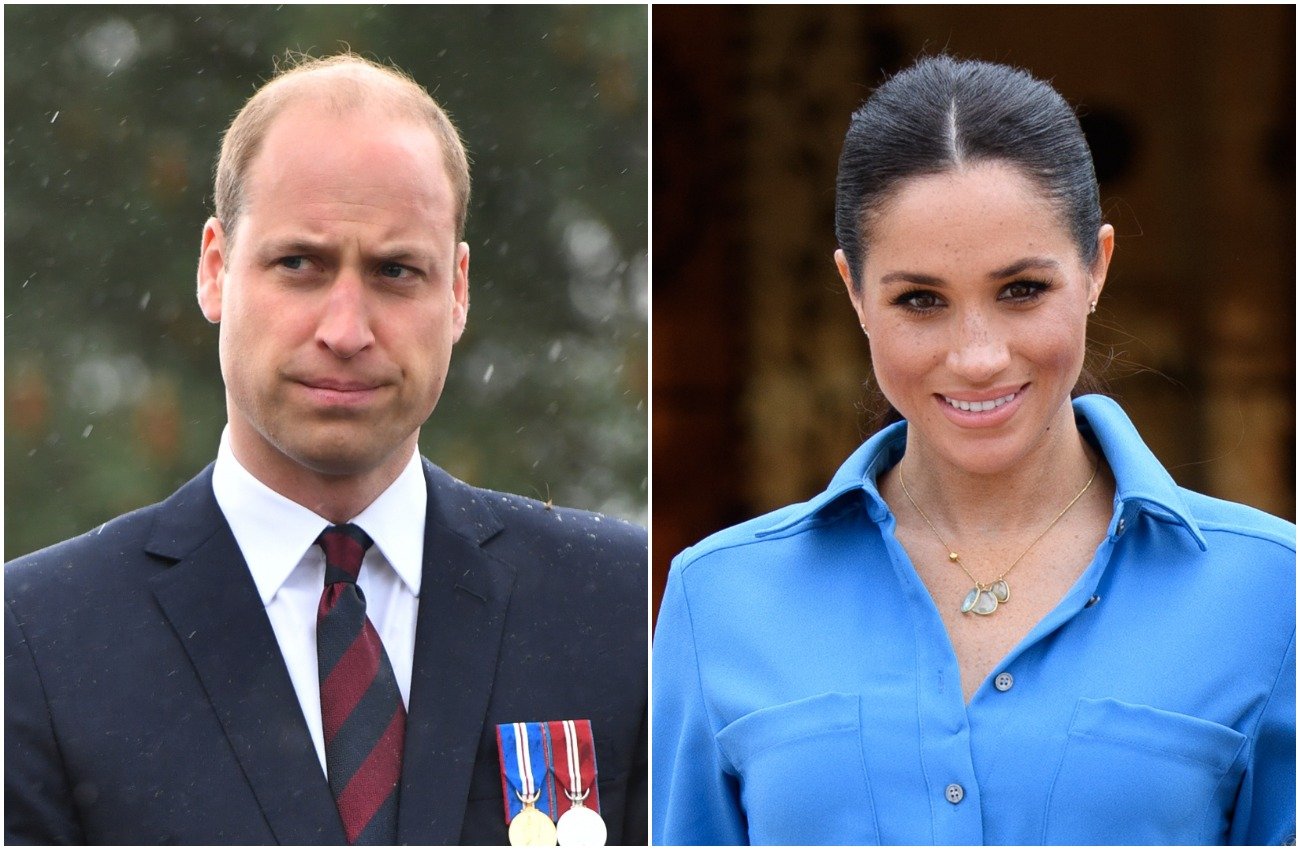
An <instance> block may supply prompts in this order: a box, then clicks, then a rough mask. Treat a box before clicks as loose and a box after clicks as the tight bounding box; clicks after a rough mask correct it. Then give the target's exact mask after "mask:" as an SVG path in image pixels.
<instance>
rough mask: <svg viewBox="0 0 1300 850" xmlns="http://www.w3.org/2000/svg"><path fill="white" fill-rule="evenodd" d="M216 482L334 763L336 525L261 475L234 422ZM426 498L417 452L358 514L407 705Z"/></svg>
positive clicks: (381, 625) (321, 753)
mask: <svg viewBox="0 0 1300 850" xmlns="http://www.w3.org/2000/svg"><path fill="white" fill-rule="evenodd" d="M212 489H213V492H214V493H215V494H216V497H217V504H218V505H219V506H220V507H221V512H222V513H224V514H225V515H226V521H227V522H228V523H230V529H231V531H233V532H234V534H235V541H236V542H237V543H238V544H239V548H240V550H241V551H242V552H243V554H244V560H245V561H247V562H248V568H249V570H250V571H251V572H252V574H253V581H254V583H255V584H256V585H257V590H258V593H259V594H260V595H261V597H262V604H263V605H265V606H266V615H267V617H269V618H270V620H271V628H272V629H274V630H275V639H276V640H277V641H278V642H279V644H280V653H281V654H282V655H283V656H284V663H285V664H286V665H287V666H288V668H289V678H290V679H291V680H292V681H293V688H294V690H295V691H296V692H297V694H298V703H299V705H301V706H302V714H303V717H304V718H305V719H306V721H307V729H308V731H309V732H311V738H312V742H313V743H314V744H315V745H316V755H317V756H318V757H319V758H320V764H321V768H322V769H325V734H324V732H323V731H322V725H321V714H320V673H319V671H318V669H317V666H316V609H317V606H318V605H319V603H320V597H321V592H322V591H323V590H324V586H325V555H324V553H323V552H322V551H321V548H320V547H319V546H317V545H315V542H316V538H317V537H318V536H319V535H320V533H321V532H322V531H324V530H325V528H326V527H327V526H329V525H331V523H330V521H329V520H327V519H325V518H324V517H321V516H318V515H316V514H315V513H313V512H312V511H310V510H308V509H307V508H304V507H303V506H302V505H299V504H298V503H297V502H294V501H291V500H290V499H287V498H285V497H284V496H281V495H280V494H279V493H276V492H275V491H274V490H272V489H271V488H269V487H267V486H266V485H265V484H263V483H262V482H261V481H258V480H257V479H256V478H255V477H253V475H252V473H250V472H249V471H248V470H247V469H245V468H244V467H243V466H242V465H241V464H240V463H239V461H238V460H237V459H236V458H235V454H234V451H233V450H232V449H231V446H230V429H229V426H227V428H226V430H225V431H223V432H222V435H221V447H220V449H219V450H218V451H217V462H216V466H215V467H214V469H213V471H212ZM427 500H428V494H427V492H426V491H425V481H424V471H423V469H422V468H421V465H420V456H419V453H418V452H412V453H411V460H410V461H409V462H408V463H407V464H406V467H405V468H404V469H403V470H402V472H401V474H400V475H398V476H397V480H396V481H394V482H393V483H392V484H391V485H390V486H389V487H388V489H387V490H385V491H384V492H383V493H381V494H380V495H379V498H377V499H375V500H374V501H373V502H371V503H370V506H369V507H367V508H366V509H365V510H363V511H362V512H361V513H360V514H358V515H357V516H356V517H355V518H354V519H352V520H351V522H352V523H354V524H356V525H358V526H360V527H361V528H362V530H364V531H365V532H366V534H369V535H370V538H371V539H372V540H374V541H375V545H374V546H371V547H370V549H369V550H368V551H367V552H366V557H365V560H364V561H362V563H361V574H360V577H359V578H358V579H357V585H358V586H359V587H360V588H361V591H362V592H363V593H364V594H365V596H366V614H367V616H369V617H370V622H371V623H373V624H374V626H375V630H376V631H377V632H378V633H379V637H380V640H382V641H383V642H384V649H385V650H386V651H387V652H388V658H389V660H390V661H392V664H393V673H394V675H395V676H396V677H397V686H398V688H399V689H400V690H401V692H402V703H403V704H404V705H410V701H411V666H412V664H413V661H414V654H415V616H416V611H417V610H418V607H419V601H420V575H421V570H422V566H423V564H424V511H425V505H426V503H427Z"/></svg>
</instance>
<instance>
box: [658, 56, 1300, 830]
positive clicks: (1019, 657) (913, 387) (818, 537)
mask: <svg viewBox="0 0 1300 850" xmlns="http://www.w3.org/2000/svg"><path fill="white" fill-rule="evenodd" d="M836 207H837V210H836V232H837V237H838V241H839V245H840V250H839V251H837V252H836V254H835V262H836V265H837V266H838V268H839V271H840V274H841V276H842V277H843V279H844V282H845V284H846V286H847V288H848V294H849V297H850V300H851V301H852V303H853V307H854V309H855V311H856V313H857V315H858V317H859V320H860V321H861V323H862V328H863V331H864V332H865V333H866V335H867V338H868V340H869V346H870V350H871V356H872V362H873V367H874V371H875V375H876V379H877V382H878V383H879V385H880V388H881V390H882V391H883V393H884V395H885V397H886V398H887V399H888V401H889V402H890V404H891V405H892V406H893V408H894V409H895V410H896V411H897V412H898V413H899V414H900V416H901V419H902V420H904V421H898V422H896V423H895V424H893V425H891V426H889V427H887V428H885V429H884V430H883V431H881V432H879V433H878V434H876V435H875V436H874V437H872V438H871V439H870V440H869V441H868V442H867V443H866V444H864V445H863V446H862V447H861V448H860V449H858V451H857V452H855V453H854V454H853V455H852V456H851V457H850V458H849V459H848V461H847V462H846V463H845V464H844V466H843V467H842V468H841V469H840V470H839V472H838V473H836V475H835V477H834V478H833V479H832V481H831V483H830V486H829V487H828V488H827V489H826V491H825V492H823V493H821V494H819V495H818V496H816V497H815V498H813V499H812V500H811V501H809V502H806V503H803V504H799V505H793V506H790V507H788V508H784V509H782V510H779V511H776V512H775V513H772V514H769V515H767V516H764V517H760V518H758V519H755V520H752V521H750V522H747V523H744V524H742V525H739V526H736V527H734V528H731V529H727V530H725V531H722V532H720V533H718V534H716V535H714V536H712V537H710V538H708V539H707V540H705V541H703V542H702V543H700V544H698V545H696V546H694V547H692V548H690V549H688V550H686V551H685V552H683V553H682V554H681V555H679V556H678V558H677V559H676V560H675V561H674V564H673V569H672V571H671V573H670V575H669V579H668V585H667V589H666V592H665V596H664V602H663V607H662V608H661V609H660V614H659V623H658V629H657V632H656V635H655V646H654V658H653V666H654V715H653V717H654V795H653V800H654V832H653V835H654V841H655V843H657V844H747V843H753V844H873V843H880V844H929V843H935V844H1220V843H1245V844H1280V843H1286V842H1294V836H1295V820H1296V809H1295V717H1296V711H1295V705H1296V703H1295V564H1296V561H1295V527H1294V526H1293V525H1291V524H1290V523H1287V522H1284V521H1282V520H1280V519H1276V518H1274V517H1271V516H1268V515H1266V514H1263V513H1260V512H1259V511H1256V510H1253V509H1251V508H1248V507H1245V506H1242V505H1237V504H1232V503H1228V502H1223V501H1220V500H1217V499H1211V498H1208V497H1206V496H1203V495H1199V494H1196V493H1192V492H1190V491H1187V490H1183V489H1181V488H1179V487H1178V486H1177V485H1176V484H1175V483H1174V481H1173V480H1172V479H1171V478H1170V476H1169V474H1168V473H1167V472H1166V471H1165V470H1164V469H1163V468H1162V467H1161V466H1160V464H1159V462H1158V461H1157V460H1156V459H1155V457H1154V456H1153V455H1152V454H1151V452H1150V451H1149V450H1148V449H1147V447H1146V446H1145V445H1144V444H1143V442H1142V440H1141V438H1140V437H1139V436H1138V434H1137V433H1136V431H1135V430H1134V429H1133V426H1132V424H1131V423H1130V422H1129V420H1128V418H1127V417H1126V416H1125V415H1124V413H1123V411H1122V410H1120V408H1119V407H1118V406H1117V405H1116V404H1115V403H1114V402H1112V401H1110V400H1109V399H1107V398H1104V397H1101V396H1095V395H1084V396H1081V397H1078V398H1072V392H1073V391H1074V390H1075V388H1076V385H1077V383H1078V382H1079V378H1080V373H1081V370H1082V365H1083V357H1084V344H1085V335H1086V326H1087V321H1088V315H1089V314H1090V313H1091V312H1092V311H1093V310H1095V308H1096V303H1097V299H1098V298H1099V297H1100V296H1101V292H1102V287H1103V286H1104V284H1105V280H1106V270H1107V267H1108V265H1109V262H1110V258H1111V253H1112V250H1113V248H1114V233H1113V231H1112V229H1111V227H1110V226H1109V225H1106V224H1103V223H1102V221H1101V212H1100V207H1099V203H1098V192H1097V184H1096V178H1095V176H1094V173H1093V167H1092V159H1091V155H1090V153H1089V151H1088V147H1087V144H1086V142H1085V141H1084V138H1083V135H1082V133H1081V132H1080V129H1079V125H1078V121H1077V120H1076V118H1075V116H1074V113H1073V112H1072V110H1071V109H1070V108H1069V106H1068V105H1067V104H1066V103H1065V102H1064V100H1063V99H1062V98H1061V97H1060V95H1059V94H1057V93H1056V92H1055V91H1054V90H1053V89H1052V88H1051V87H1050V86H1048V85H1047V84H1045V83H1043V82H1040V81H1038V80H1035V79H1033V78H1032V77H1030V76H1029V75H1027V74H1024V73H1023V72H1019V71H1016V70H1013V69H1010V68H1006V67H1003V66H998V65H990V64H986V63H979V62H958V61H954V60H952V59H950V58H947V57H937V58H932V59H927V60H924V61H922V62H920V63H918V64H917V65H916V66H914V67H913V68H911V69H909V70H908V71H905V72H903V73H902V74H899V75H898V76H896V77H894V78H893V79H892V80H890V81H889V82H887V83H886V84H885V85H884V86H882V87H881V88H880V89H879V90H878V91H877V92H876V93H875V94H874V95H873V96H872V97H871V98H870V99H869V100H868V101H867V103H866V104H865V105H864V106H863V107H862V108H861V109H860V110H859V111H858V112H857V113H856V114H855V115H854V116H853V120H852V124H851V126H850V129H849V132H848V136H847V138H846V140H845V146H844V151H843V154H842V156H841V159H840V173H839V178H838V184H837V198H836Z"/></svg>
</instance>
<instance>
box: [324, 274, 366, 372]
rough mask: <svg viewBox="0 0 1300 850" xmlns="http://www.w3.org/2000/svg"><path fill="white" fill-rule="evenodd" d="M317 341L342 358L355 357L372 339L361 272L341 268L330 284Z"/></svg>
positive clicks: (364, 284)
mask: <svg viewBox="0 0 1300 850" xmlns="http://www.w3.org/2000/svg"><path fill="white" fill-rule="evenodd" d="M316 341H317V342H319V343H320V344H321V345H324V346H325V347H326V348H328V349H329V350H330V351H332V352H333V353H334V354H335V355H336V356H338V357H341V358H343V359H344V360H346V359H348V358H350V357H355V356H356V355H357V354H359V353H361V352H362V351H364V350H365V349H367V348H369V347H370V346H371V345H372V344H373V343H374V341H375V335H374V333H373V331H372V330H371V326H370V313H369V306H368V300H367V293H366V283H365V279H364V278H363V276H362V275H360V274H358V273H357V272H355V271H351V270H348V269H346V268H344V269H340V271H339V272H338V275H337V276H336V277H335V279H334V282H333V283H332V284H331V285H330V289H329V295H328V296H327V298H326V300H325V306H324V312H323V313H322V315H321V317H320V324H319V325H318V326H317V328H316Z"/></svg>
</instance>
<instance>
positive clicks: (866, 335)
mask: <svg viewBox="0 0 1300 850" xmlns="http://www.w3.org/2000/svg"><path fill="white" fill-rule="evenodd" d="M858 327H860V328H862V333H863V335H864V336H865V337H866V338H867V339H871V334H869V333H867V326H866V325H865V324H861V325H858Z"/></svg>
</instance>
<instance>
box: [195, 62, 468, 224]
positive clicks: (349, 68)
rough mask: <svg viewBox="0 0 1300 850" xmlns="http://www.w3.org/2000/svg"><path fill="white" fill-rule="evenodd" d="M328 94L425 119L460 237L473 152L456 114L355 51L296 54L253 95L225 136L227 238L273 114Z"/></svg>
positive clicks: (218, 189)
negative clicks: (438, 154)
mask: <svg viewBox="0 0 1300 850" xmlns="http://www.w3.org/2000/svg"><path fill="white" fill-rule="evenodd" d="M311 98H316V99H323V100H324V101H325V102H326V103H327V104H328V105H329V106H330V107H331V108H332V109H334V110H335V111H336V112H337V113H339V114H347V112H348V111H350V110H355V109H360V108H363V107H364V108H367V109H372V108H379V109H382V110H385V111H387V112H389V113H391V114H392V115H393V116H394V117H397V118H403V119H408V120H411V121H413V122H416V123H422V124H425V125H426V126H428V127H429V128H430V129H431V130H432V131H433V133H434V135H435V136H436V137H437V139H438V142H439V148H440V149H441V151H442V163H443V166H444V167H445V168H446V170H447V177H448V179H449V180H450V181H451V186H452V193H453V195H454V198H455V203H456V239H457V241H460V240H461V239H463V238H464V236H465V219H466V217H467V216H468V214H469V191H470V179H469V157H468V155H467V154H466V152H465V145H464V142H462V141H461V138H460V133H459V132H457V130H456V127H455V125H454V124H452V122H451V118H449V117H448V116H447V113H446V112H445V111H444V110H443V109H442V107H441V106H439V105H438V103H437V101H435V100H434V99H433V98H432V97H431V96H430V95H429V93H428V92H427V91H426V90H425V89H424V87H423V86H421V85H420V84H419V83H417V82H415V81H414V80H413V79H411V78H410V77H409V76H407V75H406V74H405V73H403V72H402V71H400V70H398V69H396V68H393V67H389V66H387V65H381V64H379V63H377V62H372V61H370V60H369V59H365V58H363V57H361V56H358V55H356V54H354V53H350V52H348V53H341V54H338V55H334V56H327V57H324V58H314V57H305V56H291V57H289V58H288V59H287V60H286V61H285V62H284V63H282V64H281V65H280V66H279V67H277V70H276V74H275V76H274V77H272V79H271V80H270V81H269V82H268V83H266V84H265V85H263V86H262V87H261V88H260V89H258V90H257V92H256V93H255V94H254V95H253V96H252V97H250V98H249V99H248V101H247V102H246V103H245V104H244V106H243V107H242V108H241V109H240V110H239V112H238V113H237V114H236V115H235V118H234V120H233V121H231V122H230V126H229V127H228V128H227V129H226V132H225V135H224V136H223V137H222V140H221V155H220V157H219V158H218V160H217V167H216V176H215V189H214V204H215V212H214V214H215V215H216V217H217V219H218V220H219V221H220V222H221V224H222V227H223V228H224V229H225V233H226V238H227V239H234V236H235V230H236V228H237V225H238V223H239V216H240V213H241V212H242V211H243V206H244V203H245V201H246V191H245V183H246V181H247V179H248V172H249V169H250V168H251V166H252V163H253V160H254V159H255V158H256V157H257V153H258V151H259V150H260V149H261V146H262V140H263V139H264V138H266V133H267V131H268V130H269V129H270V127H271V124H272V123H273V122H274V120H275V118H276V116H278V115H279V114H280V113H281V112H283V111H284V110H285V109H286V108H287V107H288V106H290V105H292V104H293V103H296V102H298V101H301V100H306V99H311Z"/></svg>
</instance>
